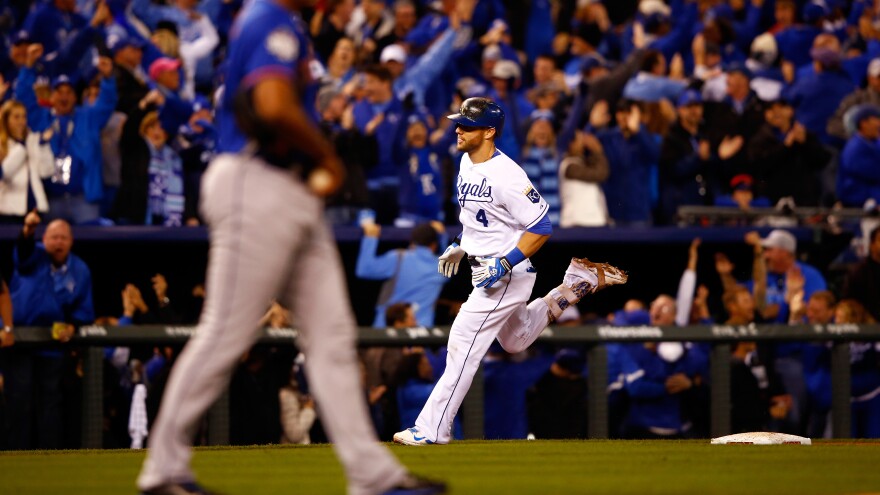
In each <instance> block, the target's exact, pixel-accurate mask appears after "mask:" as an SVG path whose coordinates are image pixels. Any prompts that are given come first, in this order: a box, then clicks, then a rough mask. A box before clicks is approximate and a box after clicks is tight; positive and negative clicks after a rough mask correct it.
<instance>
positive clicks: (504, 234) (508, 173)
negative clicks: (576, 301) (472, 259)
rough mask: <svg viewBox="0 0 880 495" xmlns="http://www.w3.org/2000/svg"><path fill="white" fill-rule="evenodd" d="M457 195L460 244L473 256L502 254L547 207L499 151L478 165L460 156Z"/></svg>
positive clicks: (538, 218)
mask: <svg viewBox="0 0 880 495" xmlns="http://www.w3.org/2000/svg"><path fill="white" fill-rule="evenodd" d="M456 196H457V199H458V205H459V206H460V207H461V213H459V220H460V221H461V224H462V227H463V230H462V242H461V247H462V248H463V249H464V250H465V251H466V252H467V253H468V254H469V255H472V256H492V257H500V256H504V255H505V254H507V253H508V252H509V251H510V250H511V249H513V248H514V247H515V246H516V243H517V242H518V241H519V238H520V237H521V236H522V234H523V233H524V232H525V231H526V230H528V229H530V228H531V227H533V226H534V225H535V224H537V223H538V222H539V221H540V220H541V218H543V217H544V215H545V214H546V213H547V210H548V209H549V207H548V206H547V202H546V201H544V198H543V197H541V195H540V193H538V190H537V189H535V186H533V185H532V183H531V181H529V178H528V176H527V175H526V173H525V171H523V169H522V168H520V166H519V165H517V164H516V162H514V161H513V160H511V159H510V158H509V157H508V156H507V155H505V154H504V153H502V152H500V151H496V152H495V154H493V155H492V158H490V159H489V160H488V161H486V162H483V163H477V164H474V163H473V162H471V159H470V156H469V155H468V154H467V153H465V154H464V156H462V158H461V167H460V171H459V173H458V180H457V183H456Z"/></svg>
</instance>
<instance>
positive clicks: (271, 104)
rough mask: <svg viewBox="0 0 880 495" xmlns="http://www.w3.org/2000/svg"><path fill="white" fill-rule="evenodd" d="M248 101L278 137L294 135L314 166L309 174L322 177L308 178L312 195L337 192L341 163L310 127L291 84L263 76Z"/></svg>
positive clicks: (342, 175) (286, 79) (280, 76)
mask: <svg viewBox="0 0 880 495" xmlns="http://www.w3.org/2000/svg"><path fill="white" fill-rule="evenodd" d="M252 101H253V105H254V112H255V113H256V115H257V118H259V119H260V120H261V121H262V122H263V123H264V124H265V125H266V126H268V128H270V129H277V130H279V131H280V132H279V135H282V136H296V140H297V142H296V146H297V148H299V149H300V150H301V151H302V152H303V153H305V154H307V155H309V156H310V157H312V158H313V159H314V160H315V163H317V167H316V168H315V170H314V171H313V172H312V174H319V175H322V176H323V178H322V179H320V180H314V179H310V181H309V186H310V187H311V188H312V192H314V193H315V194H317V195H319V196H329V195H330V194H333V193H334V192H335V191H336V190H337V189H339V186H340V185H342V180H343V179H344V178H345V172H344V169H343V167H342V162H340V160H339V157H337V156H336V152H335V151H334V150H333V147H332V146H331V145H330V143H329V142H328V141H327V139H326V138H325V137H324V136H323V135H322V134H321V133H320V132H319V131H318V129H317V128H316V127H315V126H313V125H312V123H311V121H310V120H309V118H308V116H307V115H306V113H305V110H304V109H303V107H302V105H301V104H300V102H299V99H298V98H297V96H296V92H295V90H294V88H293V81H292V80H290V78H289V77H286V76H285V75H284V74H283V73H279V74H277V75H275V74H270V75H265V76H263V77H262V78H260V80H259V81H258V82H257V83H256V84H255V85H254V87H253V93H252ZM322 171H323V172H322Z"/></svg>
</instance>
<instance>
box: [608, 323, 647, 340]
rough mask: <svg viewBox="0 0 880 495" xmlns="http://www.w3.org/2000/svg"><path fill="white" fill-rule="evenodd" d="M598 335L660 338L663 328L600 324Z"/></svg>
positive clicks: (619, 337) (636, 338)
mask: <svg viewBox="0 0 880 495" xmlns="http://www.w3.org/2000/svg"><path fill="white" fill-rule="evenodd" d="M598 334H599V337H602V338H604V339H627V340H629V339H632V340H638V339H662V338H663V329H662V328H660V327H648V326H636V327H615V326H611V325H601V326H599V329H598Z"/></svg>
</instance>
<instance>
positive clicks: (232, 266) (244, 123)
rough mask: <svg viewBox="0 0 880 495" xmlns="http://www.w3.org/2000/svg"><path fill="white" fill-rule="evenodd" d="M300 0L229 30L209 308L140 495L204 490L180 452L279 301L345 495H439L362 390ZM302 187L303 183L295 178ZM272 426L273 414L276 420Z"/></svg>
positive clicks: (187, 354) (209, 177) (207, 184)
mask: <svg viewBox="0 0 880 495" xmlns="http://www.w3.org/2000/svg"><path fill="white" fill-rule="evenodd" d="M308 3H310V0H253V1H252V2H250V3H249V4H248V5H247V6H246V7H245V8H244V10H243V11H242V12H241V13H240V14H239V16H238V18H237V19H236V22H235V24H234V25H233V27H232V30H231V32H230V50H229V55H228V69H227V72H226V79H225V84H226V87H225V95H224V98H223V102H222V104H221V106H220V113H219V123H220V144H221V146H222V151H224V153H223V154H221V155H220V156H218V157H217V158H216V159H215V160H214V161H213V162H212V163H211V165H210V166H209V168H208V170H207V173H206V174H205V177H204V180H203V181H202V189H203V193H202V203H201V209H202V213H203V215H204V218H205V219H206V220H207V222H208V225H209V227H210V234H211V235H210V239H211V246H210V257H209V266H208V275H207V291H206V296H207V299H206V301H205V307H204V311H203V312H202V315H201V319H200V321H199V325H198V329H197V330H196V332H195V335H193V337H192V338H191V339H190V341H189V342H188V343H187V345H186V347H185V348H184V350H183V352H182V353H181V354H180V357H179V359H178V360H177V362H176V364H175V365H174V368H173V370H172V372H171V377H170V379H169V381H168V385H167V387H166V389H165V394H164V396H163V398H162V405H161V409H160V411H159V415H158V417H157V419H156V422H155V424H154V426H153V431H152V432H151V435H150V439H149V447H150V451H149V453H148V455H147V459H146V460H145V462H144V466H143V469H142V471H141V473H140V476H139V477H138V480H137V484H138V487H139V488H140V489H141V491H142V493H144V494H151V495H188V494H189V495H192V494H202V495H204V494H207V493H208V492H207V491H206V490H205V489H204V488H202V487H201V486H199V485H198V484H197V483H196V482H195V477H194V474H193V473H192V471H191V469H190V467H189V462H190V458H191V456H192V452H191V449H190V444H191V442H192V439H193V435H194V434H195V430H196V427H197V425H198V421H199V419H200V418H201V417H202V415H203V414H204V413H205V411H206V410H207V409H208V407H210V405H211V404H212V403H213V402H214V401H215V400H216V399H217V397H219V395H220V394H221V393H222V392H223V390H224V389H225V388H226V386H227V385H228V383H229V380H230V377H231V376H232V372H233V370H234V368H235V365H236V364H237V363H238V361H239V359H240V357H241V356H242V354H244V352H245V351H247V350H248V349H249V348H250V347H251V346H252V345H253V344H254V342H255V341H256V339H257V338H258V337H259V335H260V333H259V329H258V326H257V325H258V321H259V319H260V316H261V315H262V314H263V313H264V312H265V310H266V307H267V305H268V304H269V301H270V300H271V299H273V298H277V299H278V300H279V301H283V302H285V303H286V304H287V305H289V307H290V308H291V310H292V314H293V317H294V321H295V323H296V324H297V326H298V328H299V329H300V330H301V334H300V337H299V338H298V341H297V343H298V345H299V347H300V349H301V350H302V351H303V352H304V353H305V355H306V372H307V376H308V379H309V384H310V391H311V392H312V394H313V395H314V397H315V399H316V402H317V403H318V404H319V406H320V414H321V419H322V421H323V426H324V428H325V430H326V431H327V434H328V436H329V437H330V439H331V441H332V442H333V447H334V449H335V451H336V454H337V456H338V457H339V459H340V461H341V462H342V465H343V468H344V469H345V474H346V477H347V481H348V493H349V494H351V495H378V494H395V495H404V494H410V495H414V494H420V495H422V494H424V495H427V494H435V493H445V486H444V485H443V484H442V483H436V482H432V481H429V480H425V479H423V478H418V477H416V476H413V475H411V474H409V473H408V472H407V470H406V468H405V467H404V466H403V465H401V464H400V463H399V462H398V461H397V459H395V458H394V456H393V455H392V454H391V452H390V451H389V450H388V449H387V448H385V447H384V446H383V445H382V444H381V443H379V442H378V439H377V437H376V433H375V430H374V429H373V426H372V424H371V423H370V421H369V419H368V418H369V416H368V414H367V407H366V401H365V399H364V394H363V390H362V388H361V385H360V376H359V373H358V361H357V354H356V350H355V339H356V333H355V328H356V327H355V321H354V317H353V315H352V312H351V308H350V306H349V297H348V291H347V290H346V287H345V276H344V274H343V272H342V266H341V263H340V261H339V254H338V252H337V249H336V244H335V242H334V240H333V236H332V234H331V232H330V230H329V229H328V228H327V226H326V224H325V223H324V221H323V218H324V217H323V203H322V201H321V199H320V197H321V196H326V195H328V194H331V193H332V192H333V191H335V190H336V189H337V188H338V187H339V185H340V183H341V181H342V175H343V174H342V164H341V163H340V162H339V159H338V157H337V156H336V154H335V152H334V151H333V147H332V145H331V144H330V143H329V142H328V141H327V140H326V139H325V138H324V137H323V135H321V134H320V132H319V131H318V130H317V127H316V126H315V125H314V124H313V123H312V122H310V121H309V118H308V117H307V116H306V113H305V111H304V108H303V106H302V104H301V102H300V99H299V97H298V96H297V94H298V93H300V91H302V89H303V87H304V85H305V83H306V82H307V80H308V78H309V71H308V67H309V66H310V64H311V63H312V62H313V60H312V57H311V53H312V50H311V46H310V43H309V39H308V36H307V34H306V28H305V27H304V24H303V22H302V21H301V20H300V19H299V16H298V15H297V14H296V11H297V10H298V9H299V8H300V7H303V6H305V5H306V4H308ZM304 178H307V180H304ZM279 421H280V419H279Z"/></svg>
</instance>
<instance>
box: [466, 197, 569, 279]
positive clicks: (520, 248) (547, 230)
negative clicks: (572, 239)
mask: <svg viewBox="0 0 880 495" xmlns="http://www.w3.org/2000/svg"><path fill="white" fill-rule="evenodd" d="M552 233H553V226H552V224H551V223H550V219H549V218H548V217H547V214H546V213H545V214H544V216H543V217H541V219H540V220H539V221H538V222H537V223H535V224H534V225H533V226H532V227H531V228H529V229H528V230H526V231H525V232H523V235H522V236H521V237H520V238H519V242H517V243H516V247H514V248H513V249H511V250H510V252H508V253H507V254H505V255H504V256H502V257H500V258H483V259H481V260H480V261H481V263H482V265H483V266H481V267H478V268H475V269H474V270H473V280H474V286H476V287H486V288H489V287H492V286H493V285H494V284H495V282H497V281H499V280H501V278H502V277H504V276H505V275H507V274H508V273H509V272H510V271H511V270H513V267H515V266H516V265H518V264H520V263H522V262H523V261H524V260H525V259H527V258H530V257H532V256H534V254H535V253H537V252H538V250H539V249H541V246H543V245H544V243H545V242H547V239H550V235H551V234H552Z"/></svg>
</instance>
